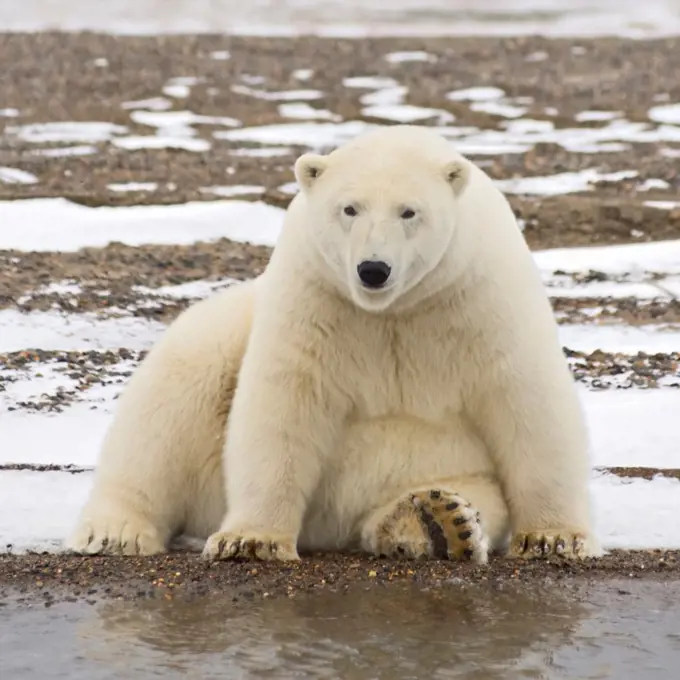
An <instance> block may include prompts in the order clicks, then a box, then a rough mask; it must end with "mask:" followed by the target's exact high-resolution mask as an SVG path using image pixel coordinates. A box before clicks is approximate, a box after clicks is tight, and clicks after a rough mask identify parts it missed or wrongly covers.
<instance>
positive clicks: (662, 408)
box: [0, 199, 680, 552]
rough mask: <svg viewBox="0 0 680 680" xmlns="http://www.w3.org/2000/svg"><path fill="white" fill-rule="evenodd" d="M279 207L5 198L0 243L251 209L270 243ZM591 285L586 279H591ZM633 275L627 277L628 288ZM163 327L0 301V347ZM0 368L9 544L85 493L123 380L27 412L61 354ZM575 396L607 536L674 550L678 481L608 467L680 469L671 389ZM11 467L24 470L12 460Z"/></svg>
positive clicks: (603, 334) (609, 257) (52, 391)
mask: <svg viewBox="0 0 680 680" xmlns="http://www.w3.org/2000/svg"><path fill="white" fill-rule="evenodd" d="M244 211H245V212H244ZM253 211H254V212H253ZM258 211H260V212H258ZM282 214H283V212H282V211H281V210H280V209H278V208H274V207H271V206H264V205H260V204H257V203H252V204H248V203H242V202H239V201H228V200H227V201H219V202H215V203H210V204H195V205H191V204H185V205H179V206H164V207H161V206H159V207H155V208H150V207H139V208H138V207H131V208H126V207H120V208H97V209H91V208H84V207H81V206H73V205H72V204H69V203H68V202H66V201H63V200H61V199H56V200H28V201H16V202H13V203H0V218H1V219H2V224H3V229H2V231H0V249H2V248H7V247H15V248H21V249H22V250H26V251H31V250H35V249H40V248H45V249H50V250H53V251H59V250H63V251H72V250H74V249H77V248H79V247H81V246H84V245H95V246H100V245H103V244H104V243H106V242H107V241H108V240H110V239H114V238H115V239H118V240H125V239H127V240H128V242H129V243H130V244H132V245H140V244H143V243H146V242H150V241H153V240H154V239H155V238H156V234H157V233H158V234H160V235H161V236H160V238H161V239H162V241H161V242H173V240H174V242H176V243H183V242H186V241H187V240H188V239H192V238H194V239H200V238H208V239H209V238H216V237H218V236H227V237H230V238H232V239H234V240H239V239H241V238H243V235H244V231H243V227H242V222H243V220H244V219H245V220H250V219H252V215H255V216H256V217H258V216H259V217H260V218H261V219H259V222H258V224H259V227H258V229H259V230H258V231H256V232H255V239H256V240H258V239H259V240H261V241H262V242H264V243H274V242H275V241H276V236H277V234H278V229H279V227H280V223H281V218H282ZM147 215H148V217H147ZM232 216H234V219H232ZM236 218H240V219H236ZM156 222H158V224H159V225H164V226H163V228H162V231H160V227H155V226H154V225H155V224H156ZM167 225H170V228H169V229H168V228H167ZM189 225H191V227H192V229H191V230H189ZM201 225H204V226H201ZM230 225H234V226H233V227H232V226H230ZM251 234H252V232H251ZM259 235H262V238H260V236H259ZM534 257H535V260H536V262H537V264H538V266H539V268H540V269H541V271H542V275H543V278H544V281H545V283H546V285H547V287H548V291H549V293H550V294H554V293H555V291H557V292H558V293H559V290H560V288H559V281H560V277H563V276H564V275H565V274H564V273H565V272H568V273H570V274H572V275H578V274H579V273H580V274H585V273H587V272H588V271H589V270H590V269H592V268H594V267H596V268H598V269H599V270H602V271H604V272H606V273H608V274H610V275H612V276H613V277H617V276H618V277H624V278H625V277H626V276H627V277H628V278H630V277H633V279H635V277H637V278H638V279H639V280H643V279H644V277H645V276H646V277H648V278H649V277H652V280H653V281H654V282H658V281H659V280H662V279H663V277H664V276H670V275H673V274H678V273H679V272H680V242H677V241H672V242H662V243H648V244H630V245H624V246H615V247H599V248H573V249H559V250H552V251H539V252H536V253H535V254H534ZM556 272H559V273H557V274H556ZM228 283H229V281H223V282H214V281H213V282H210V281H196V282H194V283H193V284H183V285H181V286H175V287H167V286H166V287H164V288H162V289H158V290H156V291H153V290H152V289H146V292H149V290H151V292H155V293H156V294H157V295H160V296H165V297H166V298H173V296H174V297H182V296H186V297H189V298H193V299H197V298H200V297H203V296H205V295H207V294H209V293H210V292H211V290H212V289H214V288H217V287H219V286H220V285H228ZM590 285H592V286H595V287H597V286H598V285H599V286H601V285H602V282H597V281H596V282H593V283H592V284H590ZM607 285H608V286H609V292H610V294H612V295H613V297H616V287H617V286H624V287H625V286H629V288H628V289H627V291H626V294H627V295H628V296H629V297H631V296H633V297H635V295H637V294H640V297H641V298H642V299H646V298H645V293H647V294H648V293H649V291H647V290H646V289H645V288H644V284H642V283H638V284H631V283H629V282H628V283H626V282H625V281H624V282H620V281H619V282H617V281H616V280H615V278H614V280H613V281H610V282H609V283H608V284H607ZM631 285H633V286H636V285H637V286H638V287H637V288H635V287H633V288H632V289H631V288H630V286H631ZM647 285H656V284H655V283H654V284H647ZM581 287H582V289H581V292H580V295H581V296H582V297H583V298H589V297H597V294H596V295H593V294H591V293H590V292H589V284H588V283H583V284H581ZM79 290H80V289H79V286H78V285H77V284H75V283H69V282H61V283H60V282H53V283H51V284H50V285H49V286H47V287H46V288H45V289H44V290H43V292H56V293H61V294H64V295H77V294H78V292H79ZM572 292H573V291H572ZM163 328H164V325H163V324H162V323H161V322H159V321H156V320H153V319H146V318H143V317H138V316H132V315H131V314H130V313H129V312H127V310H125V309H111V308H109V309H107V311H106V313H105V314H95V313H67V312H63V311H61V312H57V311H43V312H39V311H35V312H31V313H29V314H25V313H21V312H19V311H16V310H14V309H5V310H4V311H0V352H2V353H10V352H17V351H22V350H27V351H28V353H29V354H30V353H31V351H36V350H37V351H43V352H44V351H47V350H67V351H68V350H74V351H76V350H80V351H83V350H116V351H117V350H119V349H121V348H124V349H127V350H130V351H134V350H144V349H148V347H150V346H151V344H152V343H153V341H154V340H155V339H156V338H157V337H158V336H159V334H160V333H161V332H162V329H163ZM560 331H561V333H562V342H563V344H564V345H565V346H567V347H568V348H569V349H570V350H575V351H585V352H590V351H593V350H595V349H601V350H603V351H608V352H612V353H621V354H624V355H626V354H627V355H634V354H636V353H637V352H638V351H645V352H647V353H652V354H653V353H656V352H660V353H669V354H672V353H673V352H677V351H678V350H680V329H673V328H671V329H669V328H662V327H661V326H660V325H659V324H653V323H650V324H647V325H645V326H637V327H636V326H630V325H626V324H621V323H620V324H608V325H603V324H597V323H583V324H566V325H561V327H560ZM135 365H137V362H136V361H126V360H122V361H121V362H120V365H117V366H116V370H117V374H118V375H123V376H125V375H129V371H130V370H132V369H133V368H134V366H135ZM3 370H4V373H3V375H4V377H5V378H9V380H6V381H5V382H4V383H2V384H3V385H4V391H2V392H0V422H1V433H2V440H1V441H2V446H1V448H0V545H2V546H8V545H11V546H12V550H13V551H15V552H16V551H22V550H25V549H38V548H40V549H42V548H45V549H56V548H57V547H58V544H59V540H60V538H61V537H62V536H63V534H64V533H65V532H66V531H67V530H68V529H69V527H70V526H71V525H72V523H73V521H74V520H75V513H76V512H77V509H78V507H79V506H80V505H81V503H82V501H83V500H84V498H85V495H86V493H87V489H88V488H89V484H90V482H91V478H92V473H91V471H92V469H93V468H94V466H95V465H96V457H97V452H98V445H99V443H100V441H101V438H102V436H103V433H104V431H105V429H106V427H107V425H108V423H109V422H110V419H111V414H112V411H113V407H114V403H115V402H114V399H115V397H116V396H117V395H118V394H119V392H120V390H121V389H122V387H123V385H124V382H125V380H124V379H123V380H117V381H112V382H109V383H108V384H106V383H104V384H102V385H99V386H94V387H90V388H89V389H87V390H84V391H82V392H81V393H80V394H79V395H78V396H77V397H76V398H74V399H73V400H71V401H69V402H64V407H63V409H62V410H61V412H52V411H50V409H47V410H44V409H43V410H41V409H35V410H31V409H28V410H27V409H26V408H25V407H22V405H25V404H26V403H36V402H39V401H40V400H41V399H43V400H44V399H49V398H52V397H54V396H55V395H58V394H60V393H70V392H74V391H76V381H75V380H74V378H73V377H71V376H70V375H69V374H68V372H66V371H64V369H63V367H61V368H60V365H59V363H55V362H53V361H50V360H47V359H46V360H44V361H38V362H37V363H34V364H32V365H31V366H30V367H29V368H28V369H24V370H16V369H14V368H12V367H9V366H8V367H6V368H5V369H3ZM675 384H676V385H677V380H676V382H675ZM580 394H581V397H582V400H583V404H584V407H585V410H586V413H587V416H588V421H589V426H590V428H591V433H592V439H593V465H594V467H596V468H597V471H594V473H593V480H592V489H593V493H594V495H595V499H596V510H597V521H598V527H599V531H600V534H601V536H602V539H603V541H604V543H605V545H606V546H607V547H611V548H613V547H629V548H639V547H664V548H680V529H678V526H679V525H678V523H677V522H675V520H674V518H675V517H677V516H678V513H680V481H678V480H677V479H674V478H667V477H662V476H657V477H653V478H652V479H644V478H641V477H632V478H631V477H628V478H621V477H618V476H616V475H613V474H610V473H608V472H607V468H622V467H623V468H631V469H635V468H650V469H652V470H660V471H663V470H677V469H678V468H680V447H679V444H678V437H677V422H676V420H675V418H676V417H677V413H680V391H679V390H678V389H677V388H674V387H671V386H663V385H662V386H661V387H659V388H657V389H638V388H632V389H628V390H616V389H609V390H604V391H595V390H592V389H590V388H589V387H588V386H587V385H582V386H581V387H580ZM16 466H19V467H21V468H22V469H11V468H12V467H16ZM41 466H62V467H71V466H73V467H74V468H75V469H76V470H82V472H78V473H73V472H67V471H61V470H54V471H39V468H40V467H41ZM3 468H4V469H3ZM641 508H644V515H642V513H641ZM642 516H644V520H643V519H641V517H642Z"/></svg>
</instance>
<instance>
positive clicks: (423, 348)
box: [336, 316, 479, 423]
mask: <svg viewBox="0 0 680 680" xmlns="http://www.w3.org/2000/svg"><path fill="white" fill-rule="evenodd" d="M351 330H352V331H353V332H351V333H346V334H344V335H345V338H346V342H344V343H343V345H341V346H340V347H339V348H338V354H337V357H338V366H337V373H336V376H337V380H338V381H339V383H340V387H341V389H342V391H343V392H344V393H345V394H347V395H348V396H349V398H350V399H351V401H352V411H353V413H354V415H355V416H356V417H357V418H358V419H360V420H372V419H378V418H384V417H390V416H403V415H406V416H411V417H414V418H418V419H422V420H425V421H429V422H434V423H437V422H450V420H451V416H452V415H454V414H456V413H459V412H460V411H462V409H463V406H464V400H465V395H466V394H467V393H468V392H469V390H470V388H471V386H472V385H474V384H475V382H476V380H477V379H478V378H479V360H478V359H477V357H476V354H477V351H476V349H475V347H474V343H471V342H470V339H469V337H468V335H469V334H468V333H466V332H465V329H463V328H461V327H457V326H456V325H455V323H449V322H447V319H445V318H443V317H442V316H440V317H437V316H428V317H427V318H425V319H419V320H418V321H417V322H416V321H413V322H404V323H399V322H393V321H383V320H382V319H379V318H378V319H375V320H370V321H369V322H368V323H367V322H365V321H364V323H362V324H356V325H355V327H354V328H352V329H351Z"/></svg>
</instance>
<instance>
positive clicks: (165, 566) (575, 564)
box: [0, 550, 680, 607]
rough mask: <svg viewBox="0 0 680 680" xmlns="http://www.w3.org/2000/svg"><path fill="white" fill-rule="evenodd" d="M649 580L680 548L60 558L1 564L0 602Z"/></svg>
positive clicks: (236, 597) (1, 559)
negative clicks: (485, 558) (575, 557)
mask: <svg viewBox="0 0 680 680" xmlns="http://www.w3.org/2000/svg"><path fill="white" fill-rule="evenodd" d="M639 579H648V580H649V579H651V580H656V581H663V582H672V583H676V582H680V550H639V551H638V550H630V551H622V550H613V551H610V552H609V553H608V554H607V555H605V556H603V557H600V558H589V559H585V560H579V561H566V560H561V559H559V558H551V559H548V560H511V559H507V558H503V557H492V558H491V560H490V562H489V564H488V565H483V566H480V565H474V564H470V563H462V562H449V561H445V560H418V561H412V560H388V559H383V558H373V557H364V556H357V555H347V554H315V555H305V556H302V560H301V562H299V563H297V564H293V565H286V564H278V563H266V562H246V561H234V562H218V563H212V564H210V563H206V562H204V561H203V560H202V558H201V556H200V555H199V554H196V553H186V552H174V553H168V554H164V555H157V556H152V557H117V556H116V557H113V556H94V557H81V556H72V555H59V554H25V555H11V554H9V555H1V556H0V601H2V600H4V602H5V604H8V603H9V602H10V601H11V602H13V603H15V604H19V605H34V604H39V603H42V604H43V605H44V606H46V607H49V606H51V605H52V604H55V603H59V602H79V601H80V602H86V603H89V604H94V603H96V602H99V601H105V600H145V599H165V600H173V599H182V600H196V599H200V598H203V597H206V596H218V595H219V596H222V597H224V596H226V597H231V599H232V601H233V602H236V601H240V600H263V599H271V598H280V597H284V598H286V597H289V598H294V597H299V596H303V595H305V594H308V595H313V594H316V593H321V592H326V593H328V592H335V593H347V592H350V591H354V590H356V589H360V590H362V589H363V590H366V589H374V588H386V589H387V588H390V587H393V586H394V587H397V586H399V585H402V586H403V585H411V586H417V587H419V588H421V589H439V588H444V589H446V588H459V587H465V586H472V585H478V586H485V587H489V588H492V589H494V590H502V589H503V588H505V587H510V586H519V587H530V588H533V587H538V586H549V587H563V586H568V585H573V584H579V583H583V582H586V583H589V584H590V583H606V582H609V581H612V582H613V581H616V582H625V581H627V580H639Z"/></svg>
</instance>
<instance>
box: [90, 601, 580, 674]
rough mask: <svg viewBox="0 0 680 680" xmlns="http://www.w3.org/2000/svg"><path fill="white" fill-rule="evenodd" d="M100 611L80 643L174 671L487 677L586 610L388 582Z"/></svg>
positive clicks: (561, 634)
mask: <svg viewBox="0 0 680 680" xmlns="http://www.w3.org/2000/svg"><path fill="white" fill-rule="evenodd" d="M98 613H99V617H100V619H99V620H100V623H101V627H100V628H97V627H93V626H92V625H91V624H88V625H87V626H84V627H83V628H82V630H81V633H80V634H81V636H82V637H83V638H84V646H86V647H87V646H89V645H88V642H90V643H94V644H95V645H96V646H97V647H98V648H99V649H100V651H101V649H102V646H103V647H104V648H105V650H106V652H107V656H108V655H111V656H112V657H114V658H115V657H118V658H120V657H121V655H122V654H124V652H125V650H126V649H129V648H130V645H134V646H139V645H142V646H143V647H144V648H145V649H147V650H148V651H149V652H151V653H152V654H153V655H154V656H157V657H158V658H159V659H160V658H163V659H164V660H163V662H162V663H163V664H167V665H166V668H171V669H174V670H176V671H178V672H185V673H188V672H190V671H191V670H192V669H193V670H194V671H196V670H197V668H200V669H202V673H205V672H209V671H210V669H216V668H221V669H222V670H223V671H225V672H226V670H227V669H229V670H230V672H231V673H236V674H237V675H236V676H234V677H248V673H249V672H251V673H256V672H257V673H258V674H275V673H277V672H279V673H284V674H285V675H286V677H290V676H293V675H295V676H296V677H299V676H302V677H317V678H321V677H328V678H375V677H385V678H388V677H389V678H414V677H433V678H453V677H457V678H460V677H466V678H470V679H475V678H480V679H481V678H484V679H485V680H491V679H492V678H499V679H500V678H507V677H508V669H509V668H510V667H512V666H513V665H514V664H516V662H517V661H518V660H519V659H521V657H522V656H523V655H524V654H525V653H527V652H530V651H531V649H532V648H533V647H540V648H541V649H543V650H549V649H553V648H555V647H557V646H560V645H565V644H568V643H569V636H570V635H571V634H572V633H573V631H574V629H575V626H576V625H577V623H578V621H579V619H580V618H582V617H583V616H584V615H585V613H586V612H585V608H584V607H583V606H581V605H580V604H578V603H576V602H575V601H574V600H573V599H570V598H569V597H568V595H567V594H565V593H564V592H563V591H559V590H553V591H547V590H541V591H539V590H537V591H536V592H534V593H526V592H523V593H521V594H519V593H517V592H514V593H510V592H504V591H495V590H492V589H490V588H487V589H484V588H465V589H455V590H452V589H447V590H439V589H437V590H431V591H428V592H422V591H419V590H417V589H404V590H399V591H397V590H396V589H393V588H390V590H389V591H385V590H372V591H368V592H365V593H354V594H348V595H332V594H320V595H315V596H313V597H302V598H295V599H287V598H286V599H281V600H271V601H264V602H258V603H251V604H248V605H243V604H238V605H234V604H232V602H231V601H230V600H223V601H222V600H218V599H210V600H207V601H204V602H201V603H200V604H197V603H195V602H193V603H183V602H173V603H172V604H169V603H168V602H146V603H141V604H140V603H134V602H131V603H121V602H115V603H109V604H105V605H103V606H101V607H100V609H99V612H98ZM159 653H160V654H159ZM99 658H100V660H101V661H105V660H106V659H105V658H103V657H101V656H100V657H99ZM201 677H207V676H205V675H204V674H202V675H201Z"/></svg>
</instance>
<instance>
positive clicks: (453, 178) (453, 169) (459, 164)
mask: <svg viewBox="0 0 680 680" xmlns="http://www.w3.org/2000/svg"><path fill="white" fill-rule="evenodd" d="M443 173H444V179H445V180H446V181H447V182H448V183H449V184H450V185H451V186H452V187H453V190H454V192H455V194H456V196H460V195H461V194H462V193H463V191H465V187H466V186H467V183H468V180H469V179H470V166H469V165H468V164H467V163H466V162H465V161H460V160H455V161H449V162H448V163H446V164H445V165H444V169H443Z"/></svg>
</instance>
